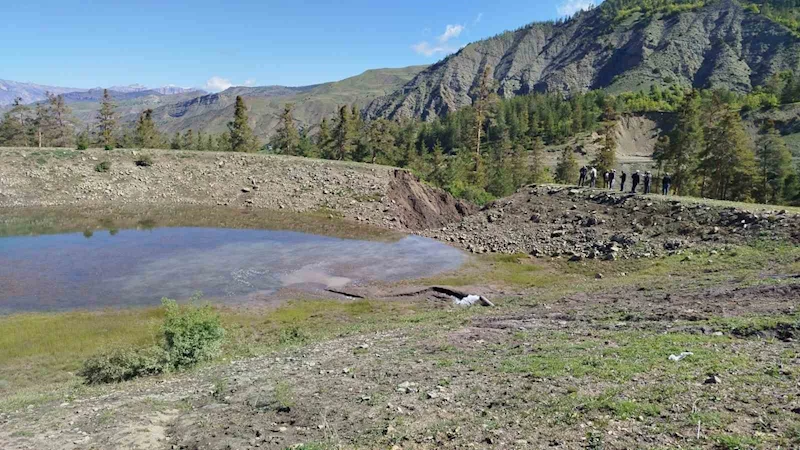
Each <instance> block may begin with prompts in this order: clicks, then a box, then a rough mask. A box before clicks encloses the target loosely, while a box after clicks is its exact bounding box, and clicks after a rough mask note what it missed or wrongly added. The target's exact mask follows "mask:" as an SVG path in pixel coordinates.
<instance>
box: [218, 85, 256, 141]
mask: <svg viewBox="0 0 800 450" xmlns="http://www.w3.org/2000/svg"><path fill="white" fill-rule="evenodd" d="M247 120H248V119H247V106H245V104H244V99H242V97H241V96H239V95H237V96H236V105H235V107H234V113H233V122H228V143H227V145H226V147H227V146H229V148H230V151H233V152H251V153H252V152H255V151H257V150H258V141H257V140H256V138H255V136H254V135H253V130H252V129H251V128H250V125H249V124H248V123H247Z"/></svg>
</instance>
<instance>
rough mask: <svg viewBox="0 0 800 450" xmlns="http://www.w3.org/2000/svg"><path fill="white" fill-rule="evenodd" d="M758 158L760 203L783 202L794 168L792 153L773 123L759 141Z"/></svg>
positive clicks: (768, 124)
mask: <svg viewBox="0 0 800 450" xmlns="http://www.w3.org/2000/svg"><path fill="white" fill-rule="evenodd" d="M756 157H757V159H758V167H759V175H760V179H761V183H762V185H761V188H760V189H759V196H758V198H759V201H760V202H762V203H767V202H771V203H780V202H782V201H783V200H784V196H783V195H784V188H785V186H786V181H787V178H788V177H789V176H791V175H792V174H793V173H794V167H792V153H791V152H790V151H789V148H788V147H787V146H786V143H785V142H784V141H783V139H782V138H781V136H780V134H778V131H777V130H776V129H775V124H774V123H772V122H771V121H770V122H769V123H767V124H766V126H765V127H764V134H763V136H762V137H761V138H760V139H759V141H758V146H757V148H756Z"/></svg>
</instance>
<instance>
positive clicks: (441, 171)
mask: <svg viewBox="0 0 800 450" xmlns="http://www.w3.org/2000/svg"><path fill="white" fill-rule="evenodd" d="M428 165H429V166H430V168H431V170H430V172H428V175H427V176H426V177H425V178H426V179H427V180H428V181H430V182H431V183H433V184H435V185H436V186H439V187H445V186H447V185H448V184H450V181H451V180H449V179H448V177H447V175H448V171H447V161H446V160H445V157H444V150H443V149H442V143H441V142H439V141H436V143H435V144H434V145H433V150H431V156H430V162H429V164H428Z"/></svg>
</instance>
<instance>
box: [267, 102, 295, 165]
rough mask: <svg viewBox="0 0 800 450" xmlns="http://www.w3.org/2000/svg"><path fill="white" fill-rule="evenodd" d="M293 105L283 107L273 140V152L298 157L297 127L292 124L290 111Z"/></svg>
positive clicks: (292, 118)
mask: <svg viewBox="0 0 800 450" xmlns="http://www.w3.org/2000/svg"><path fill="white" fill-rule="evenodd" d="M293 109H294V104H293V103H287V104H286V105H284V108H283V114H281V120H280V122H279V123H278V130H277V132H276V135H275V138H274V139H273V146H274V151H275V152H277V153H283V154H285V155H299V154H300V151H299V145H300V134H299V133H298V132H297V125H296V124H295V122H294V116H293V115H292V110H293Z"/></svg>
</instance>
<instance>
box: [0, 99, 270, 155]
mask: <svg viewBox="0 0 800 450" xmlns="http://www.w3.org/2000/svg"><path fill="white" fill-rule="evenodd" d="M234 106H235V107H234V116H233V120H232V121H231V122H229V123H228V131H227V132H224V133H221V134H204V133H202V132H200V131H198V132H194V131H193V130H187V131H186V132H184V133H182V134H181V133H176V134H175V135H174V136H172V137H171V139H170V138H168V137H167V136H165V135H164V134H163V133H162V132H160V131H159V129H158V127H157V126H156V124H155V122H154V121H153V110H152V109H147V110H145V111H142V112H141V113H140V115H139V118H138V120H137V121H136V123H135V124H134V126H133V127H124V126H122V125H121V124H120V121H119V114H118V113H117V107H116V104H115V103H114V99H113V98H112V97H111V94H110V93H109V91H108V90H104V91H103V98H102V99H101V101H100V109H99V110H98V112H97V116H96V118H95V121H94V123H93V124H86V125H81V124H79V122H78V120H77V119H76V118H75V117H74V115H73V113H72V110H71V109H70V107H69V106H68V105H67V104H66V102H65V101H64V97H63V96H61V95H54V94H51V93H47V100H46V101H44V102H40V103H37V104H35V105H33V106H31V105H25V104H23V103H22V99H19V98H18V99H16V100H15V101H14V103H13V104H12V106H11V108H10V109H9V110H8V111H7V112H6V113H5V114H4V115H3V118H2V120H1V121H0V146H6V147H72V146H75V147H76V148H77V149H79V150H85V149H86V148H88V147H91V146H96V147H101V148H105V149H106V150H112V149H115V148H153V149H167V148H171V149H176V150H208V151H236V152H255V151H258V150H259V149H260V148H261V147H260V144H259V142H258V140H257V139H256V137H255V135H254V134H253V130H252V128H251V127H250V125H249V123H248V117H247V106H246V105H245V103H244V99H242V98H241V97H236V103H235V105H234Z"/></svg>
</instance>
